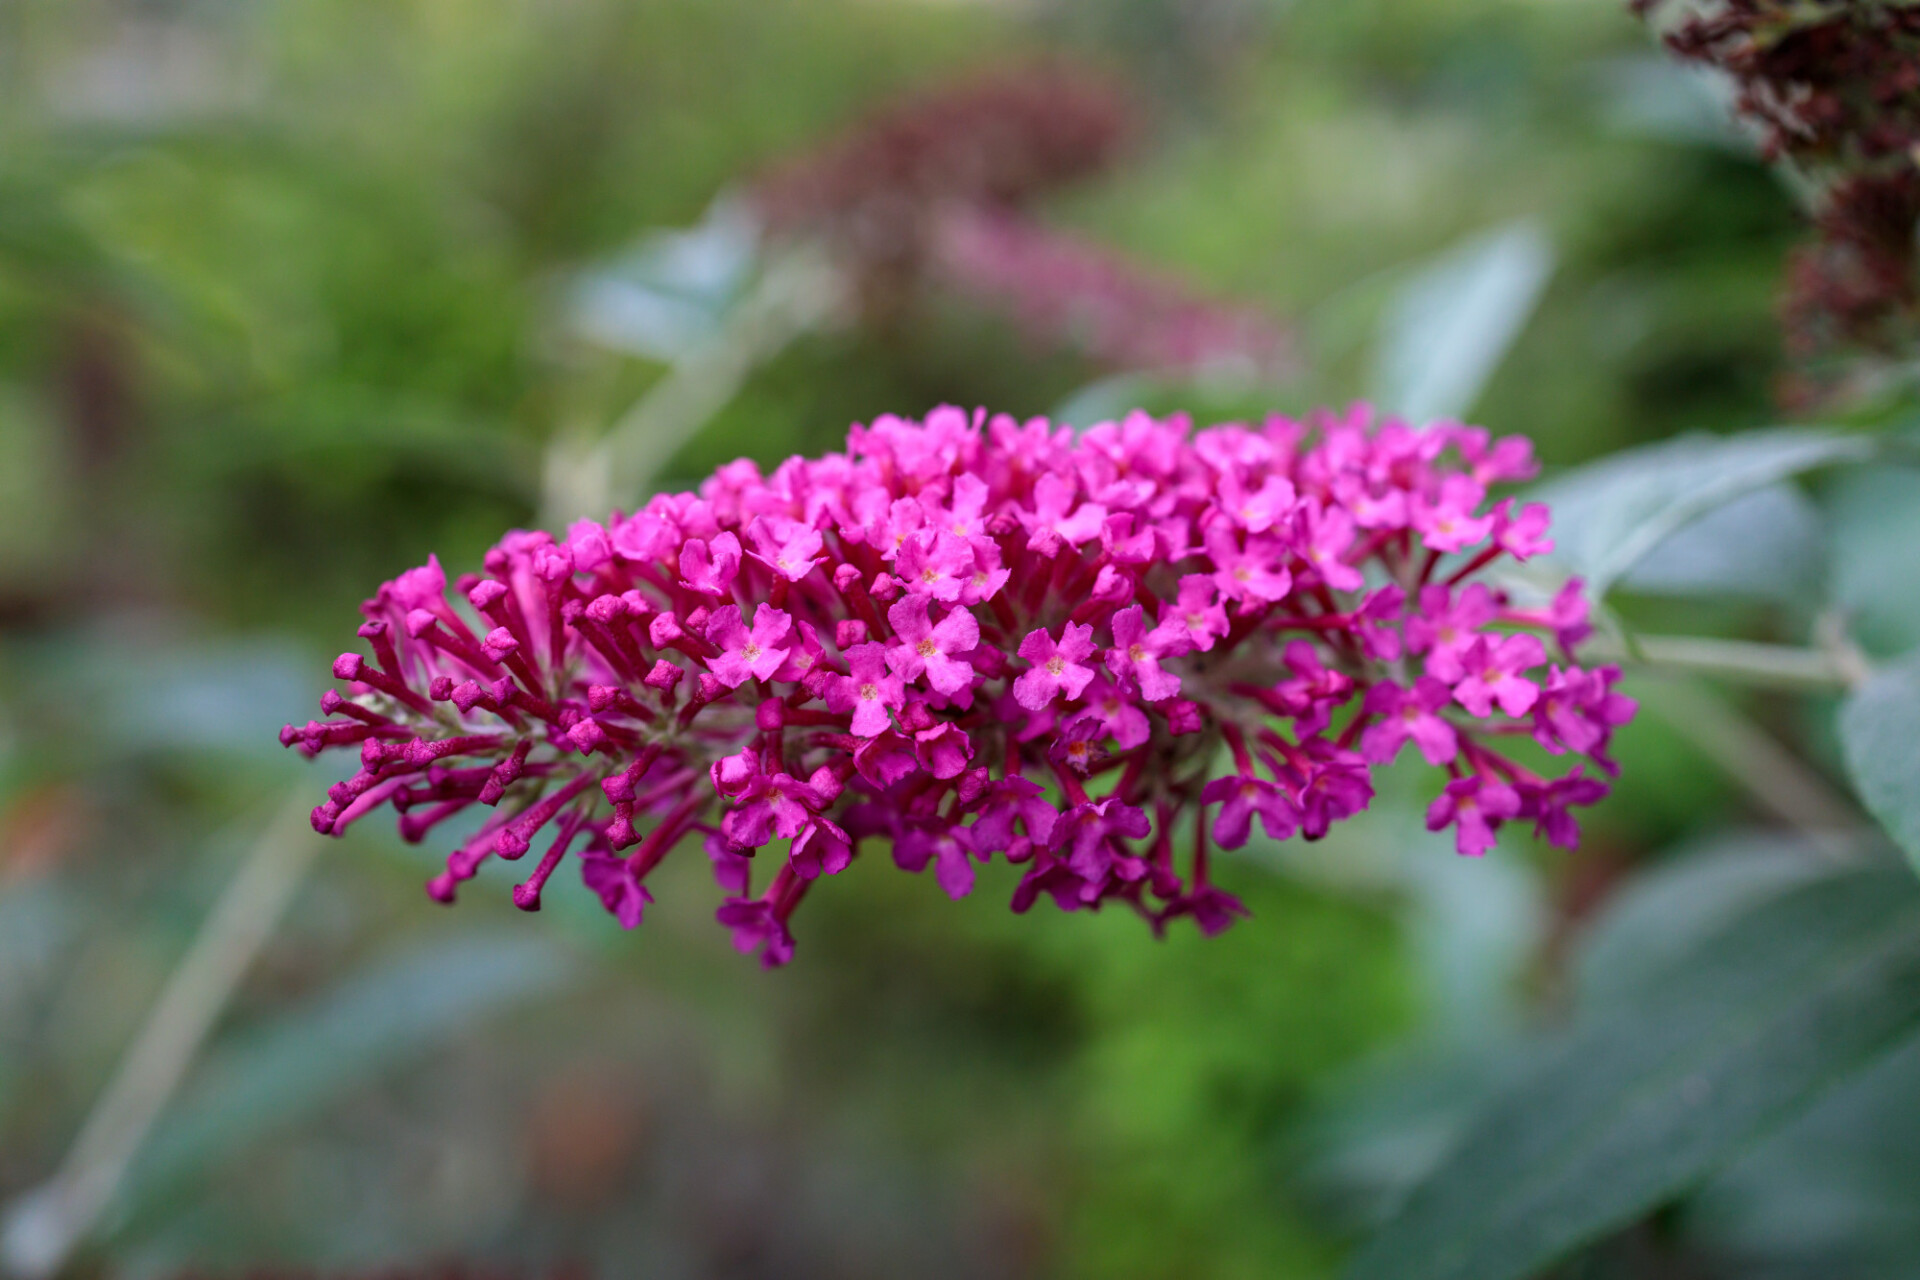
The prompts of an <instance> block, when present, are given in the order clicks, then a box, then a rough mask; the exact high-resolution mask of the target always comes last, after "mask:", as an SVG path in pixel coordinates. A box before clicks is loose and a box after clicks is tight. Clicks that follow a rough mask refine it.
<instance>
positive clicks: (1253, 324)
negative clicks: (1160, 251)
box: [933, 210, 1299, 382]
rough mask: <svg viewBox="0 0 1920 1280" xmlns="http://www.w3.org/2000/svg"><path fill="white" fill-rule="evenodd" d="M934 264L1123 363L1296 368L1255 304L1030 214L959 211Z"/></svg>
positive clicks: (1288, 341)
mask: <svg viewBox="0 0 1920 1280" xmlns="http://www.w3.org/2000/svg"><path fill="white" fill-rule="evenodd" d="M933 265H934V267H935V268H936V270H937V272H938V274H939V276H940V279H941V280H942V282H943V283H945V284H946V285H948V286H949V287H950V288H952V289H953V290H955V291H956V292H957V293H960V294H962V295H965V296H967V297H970V298H973V299H975V300H977V301H980V302H982V303H985V304H988V305H990V306H997V307H998V308H1000V309H1002V310H1004V311H1005V312H1006V313H1007V314H1008V316H1009V317H1011V318H1012V319H1013V321H1014V322H1015V323H1016V324H1017V325H1019V327H1020V328H1021V330H1022V331H1023V332H1025V333H1026V334H1028V335H1029V336H1031V337H1033V338H1035V339H1037V340H1038V341H1041V342H1052V343H1065V344H1068V345H1071V346H1073V347H1076V348H1078V349H1079V350H1081V351H1084V352H1085V353H1087V354H1088V355H1090V356H1092V357H1093V358H1094V359H1096V360H1098V361H1099V362H1100V363H1102V364H1106V365H1109V366H1112V367H1114V368H1117V369H1149V370H1154V371H1157V372H1162V373H1179V374H1185V375H1188V376H1192V375H1195V374H1208V373H1219V372H1230V373H1233V374H1235V375H1237V376H1240V377H1242V378H1245V379H1248V380H1254V379H1264V380H1266V381H1269V382H1274V381H1282V380H1284V379H1286V378H1289V377H1292V376H1294V375H1295V374H1297V373H1298V372H1299V360H1298V356H1297V353H1296V352H1295V350H1294V343H1293V339H1292V336H1291V335H1290V334H1289V333H1288V332H1287V331H1286V330H1285V329H1283V328H1281V327H1280V326H1279V325H1277V324H1275V323H1274V321H1273V320H1272V319H1271V318H1270V317H1269V316H1267V315H1266V314H1265V313H1264V312H1262V311H1261V310H1260V309H1259V308H1258V307H1253V306H1244V305H1239V306H1236V305H1234V304H1232V303H1228V302H1223V301H1220V300H1217V299H1214V298H1208V297H1204V296H1202V295H1200V294H1198V293H1195V292H1194V291H1193V290H1192V289H1191V288H1189V287H1187V286H1186V285H1184V284H1183V283H1182V282H1180V281H1179V280H1177V279H1175V278H1173V277H1171V276H1169V275H1165V274H1162V273H1156V272H1154V271H1152V270H1150V269H1148V268H1146V267H1143V266H1140V265H1137V264H1135V263H1134V262H1132V261H1130V260H1129V259H1127V258H1126V257H1124V256H1122V255H1121V254H1118V253H1115V252H1113V251H1111V250H1108V249H1102V248H1100V247H1098V246H1097V245H1094V244H1092V243H1089V242H1087V241H1084V240H1081V239H1077V238H1075V237H1072V236H1068V235H1064V234H1062V233H1060V232H1057V231H1052V230H1049V229H1047V228H1045V227H1042V226H1040V225H1039V224H1037V223H1034V222H1032V221H1029V220H1027V219H1024V218H1019V217H1015V216H1012V215H1009V214H1005V213H997V212H986V211H980V210H958V211H956V212H954V213H953V214H952V215H950V216H948V217H947V218H945V219H944V220H943V221H942V222H941V224H940V232H939V235H938V237H937V239H936V242H935V246H934V258H933Z"/></svg>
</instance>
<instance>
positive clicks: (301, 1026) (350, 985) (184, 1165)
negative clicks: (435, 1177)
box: [121, 930, 573, 1208]
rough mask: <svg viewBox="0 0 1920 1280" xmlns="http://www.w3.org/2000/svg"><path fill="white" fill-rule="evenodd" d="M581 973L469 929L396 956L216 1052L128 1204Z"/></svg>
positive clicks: (546, 954) (155, 1141)
mask: <svg viewBox="0 0 1920 1280" xmlns="http://www.w3.org/2000/svg"><path fill="white" fill-rule="evenodd" d="M572 972H573V966H572V964H571V963H569V960H568V957H567V955H566V953H565V952H564V950H562V949H561V948H560V947H559V946H557V945H556V944H555V943H554V942H553V941H552V940H551V939H549V938H547V937H544V936H541V935H538V934H525V933H508V932H504V931H499V930H487V931H482V932H474V931H466V932H462V933H460V934H456V935H454V936H452V937H448V938H443V939H440V940H438V941H435V942H432V943H428V944H425V945H422V946H419V947H416V948H412V949H410V950H408V951H406V952H404V953H402V954H400V955H398V956H396V957H393V958H391V959H388V960H386V961H385V962H383V963H381V964H379V965H378V966H377V967H375V968H373V969H371V970H369V971H367V972H364V973H361V974H358V975H356V976H354V977H351V978H349V979H347V980H346V981H345V982H343V983H341V984H340V985H339V986H338V987H336V988H334V989H333V990H331V991H328V992H326V993H324V994H322V995H320V996H318V997H316V998H315V999H313V1000H312V1001H310V1002H309V1003H308V1004H307V1005H306V1007H304V1008H300V1009H296V1010H293V1011H292V1012H289V1013H287V1014H284V1015H282V1016H281V1017H279V1018H278V1019H276V1020H275V1021H274V1022H273V1023H272V1024H271V1025H269V1026H267V1027H265V1028H262V1029H260V1030H258V1031H255V1032H251V1033H248V1034H245V1035H244V1036H242V1037H240V1038H239V1039H238V1042H237V1043H234V1044H231V1045H228V1046H226V1047H223V1048H222V1049H220V1050H218V1051H216V1052H215V1053H214V1054H213V1055H212V1056H211V1057H210V1058H209V1059H208V1061H207V1062H206V1064H205V1065H204V1066H203V1067H202V1068H201V1069H200V1070H199V1071H198V1072H196V1074H195V1078H194V1080H193V1082H192V1084H191V1086H190V1087H189V1089H188V1092H187V1094H186V1096H184V1097H183V1098H182V1099H181V1101H180V1103H179V1105H178V1106H177V1107H175V1109H174V1110H173V1111H172V1112H171V1113H170V1114H169V1115H168V1116H167V1117H165V1118H164V1119H163V1120H162V1121H161V1123H160V1125H159V1126H158V1127H157V1128H156V1129H155V1131H154V1135H153V1138H152V1140H151V1142H150V1143H149V1144H148V1146H147V1149H146V1151H145V1152H144V1153H143V1154H142V1156H141V1158H140V1159H139V1160H138V1161H137V1162H136V1163H135V1165H134V1167H133V1169H132V1170H131V1172H130V1174H129V1177H128V1180H127V1184H126V1187H125V1188H124V1190H123V1191H122V1193H121V1194H122V1196H123V1198H124V1200H125V1202H126V1203H127V1205H128V1206H129V1207H133V1208H137V1207H138V1206H139V1205H140V1204H142V1203H143V1202H146V1201H148V1200H150V1199H151V1198H152V1197H153V1196H155V1195H156V1194H158V1193H159V1192H161V1191H163V1190H164V1189H165V1188H166V1187H167V1186H169V1185H172V1184H174V1183H176V1182H178V1181H179V1180H181V1179H184V1178H187V1177H190V1176H192V1175H194V1174H196V1173H199V1172H201V1171H202V1170H204V1169H206V1168H208V1167H210V1166H212V1165H214V1164H216V1163H218V1162H219V1161H220V1160H221V1159H223V1158H225V1157H226V1156H228V1155H229V1154H231V1153H232V1152H234V1151H236V1150H238V1149H240V1148H241V1147H243V1146H244V1145H246V1144H248V1143H250V1142H253V1141H256V1140H258V1139H259V1138H261V1137H263V1136H265V1135H266V1134H269V1133H271V1132H273V1131H274V1130H276V1129H279V1128H282V1127H284V1126H286V1125H289V1124H292V1123H296V1122H297V1121H299V1120H301V1119H303V1118H305V1117H307V1116H310V1115H312V1114H313V1113H314V1112H315V1111H317V1110H318V1109H320V1108H321V1107H323V1106H325V1105H326V1104H327V1103H329V1102H331V1101H333V1100H334V1099H335V1098H338V1097H339V1096H340V1095H341V1094H343V1093H345V1092H347V1091H348V1090H350V1089H352V1088H354V1087H356V1086H358V1085H360V1084H363V1083H365V1082H366V1081H367V1080H368V1079H370V1078H371V1077H373V1076H375V1075H376V1074H378V1073H379V1072H381V1071H383V1070H385V1069H387V1068H390V1067H392V1066H395V1065H396V1064H398V1063H400V1062H403V1061H405V1060H407V1059H408V1058H410V1057H414V1056H416V1055H418V1054H421V1053H424V1052H426V1051H427V1050H429V1049H431V1048H432V1047H433V1046H434V1045H436V1044H438V1043H440V1042H441V1041H443V1040H445V1039H446V1038H447V1037H449V1036H451V1035H453V1034H455V1033H456V1032H459V1031H462V1030H465V1029H467V1028H468V1027H470V1026H472V1025H473V1024H475V1023H477V1022H480V1021H481V1020H483V1019H484V1018H486V1017H488V1016H490V1015H492V1014H496V1013H499V1012H501V1011H503V1010H505V1009H507V1008H510V1007H511V1006H513V1005H515V1004H518V1003H520V1002H522V1001H525V1000H528V999H531V998H532V997H534V996H537V995H540V994H542V993H545V992H549V991H552V990H554V989H556V988H557V987H559V986H560V985H561V984H563V983H564V982H566V981H567V980H568V978H569V977H570V975H571V974H572Z"/></svg>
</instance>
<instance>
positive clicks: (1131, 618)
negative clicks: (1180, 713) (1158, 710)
mask: <svg viewBox="0 0 1920 1280" xmlns="http://www.w3.org/2000/svg"><path fill="white" fill-rule="evenodd" d="M1146 619H1147V611H1146V610H1145V609H1143V608H1141V607H1140V606H1139V605H1137V604H1136V605H1134V606H1132V607H1131V608H1127V609H1122V610H1120V612H1118V613H1116V614H1114V615H1113V621H1112V624H1111V625H1112V627H1113V642H1114V647H1113V648H1111V649H1109V650H1107V653H1106V663H1107V670H1109V671H1111V672H1113V676H1114V679H1116V680H1118V681H1119V682H1120V687H1121V688H1123V689H1138V690H1139V691H1140V696H1141V697H1143V698H1145V699H1146V700H1147V701H1148V702H1164V701H1166V700H1167V699H1168V698H1171V697H1173V695H1175V694H1176V693H1179V692H1180V677H1179V676H1176V675H1174V674H1173V673H1172V672H1170V671H1163V670H1161V669H1160V655H1159V652H1158V650H1157V648H1156V647H1155V645H1154V641H1153V637H1152V636H1151V635H1149V634H1148V633H1147V621H1146Z"/></svg>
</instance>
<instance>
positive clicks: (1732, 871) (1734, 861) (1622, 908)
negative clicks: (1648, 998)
mask: <svg viewBox="0 0 1920 1280" xmlns="http://www.w3.org/2000/svg"><path fill="white" fill-rule="evenodd" d="M1832 873H1833V862H1832V861H1831V860H1830V859H1829V858H1826V857H1823V856H1822V855H1821V854H1820V853H1819V852H1817V851H1816V850H1814V849H1813V848H1811V847H1809V846H1808V845H1807V843H1806V842H1805V841H1802V840H1796V839H1794V838H1793V837H1791V836H1785V835H1778V834H1774V833H1770V832H1760V831H1737V832H1727V833H1724V834H1720V835H1716V836H1713V837H1710V838H1709V839H1707V840H1706V841H1704V842H1702V843H1700V844H1698V845H1695V846H1692V847H1689V848H1687V849H1685V850H1681V851H1678V852H1676V853H1673V854H1669V855H1667V856H1665V857H1663V858H1661V860H1660V862H1659V863H1658V864H1657V865H1655V866H1654V867H1653V868H1652V869H1650V870H1648V871H1645V872H1643V873H1641V874H1639V875H1636V876H1634V877H1633V878H1632V879H1631V880H1629V881H1628V882H1627V884H1626V885H1625V886H1623V887H1622V888H1621V890H1620V891H1619V892H1618V893H1616V894H1613V895H1612V896H1611V897H1610V898H1609V899H1608V902H1607V906H1606V910H1605V911H1604V912H1603V913H1602V914H1601V916H1600V918H1599V919H1597V920H1595V921H1594V922H1593V924H1592V925H1591V926H1590V927H1588V928H1587V929H1586V930H1585V932H1584V936H1583V937H1582V938H1581V939H1580V941H1579V944H1578V946H1577V947H1576V949H1575V951H1574V955H1573V960H1572V964H1571V966H1570V968H1571V971H1572V972H1571V977H1572V980H1573V998H1574V1001H1575V1003H1576V1007H1578V1008H1580V1009H1581V1010H1583V1011H1589V1012H1590V1011H1596V1010H1598V1009H1600V1008H1601V1007H1603V1006H1612V1007H1619V1006H1622V1005H1625V1004H1628V1003H1630V1002H1633V1001H1637V1000H1640V999H1642V998H1643V997H1644V996H1645V995H1646V993H1647V992H1648V991H1650V990H1652V989H1653V988H1655V987H1657V986H1658V985H1660V983H1661V982H1663V981H1665V979H1666V975H1667V974H1669V973H1671V972H1673V970H1674V969H1675V967H1676V964H1677V962H1679V961H1680V960H1681V959H1682V958H1683V957H1684V956H1685V955H1686V953H1687V952H1689V951H1691V950H1693V949H1694V948H1695V947H1697V946H1699V945H1700V942H1701V940H1702V939H1704V938H1706V937H1708V936H1710V935H1711V934H1713V933H1716V932H1718V931H1719V930H1721V929H1724V928H1725V927H1726V926H1727V925H1729V924H1730V923H1732V922H1733V921H1734V920H1735V919H1737V918H1739V917H1740V916H1743V915H1745V914H1747V913H1748V912H1750V911H1752V910H1754V909H1755V908H1757V907H1759V906H1760V905H1761V904H1762V903H1763V902H1767V901H1770V900H1771V899H1773V898H1776V897H1778V896H1780V895H1781V894H1783V893H1789V892H1792V891H1793V890H1794V889H1796V888H1798V887H1799V886H1801V885H1804V884H1806V883H1807V882H1808V881H1810V880H1815V879H1821V878H1824V877H1826V876H1829V875H1831V874H1832Z"/></svg>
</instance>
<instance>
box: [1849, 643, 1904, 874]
mask: <svg viewBox="0 0 1920 1280" xmlns="http://www.w3.org/2000/svg"><path fill="white" fill-rule="evenodd" d="M1840 744H1841V747H1842V749H1843V750H1844V751H1845V753H1846V759H1847V772H1848V773H1850V774H1852V775H1853V785H1854V789H1855V790H1856V791H1858V792H1859V793H1860V798H1861V799H1862V800H1864V801H1866V802H1867V808H1868V809H1870V810H1872V812H1873V816H1874V817H1876V818H1878V819H1880V825H1881V826H1883V827H1885V828H1886V829H1887V833H1888V834H1889V835H1891V836H1892V837H1893V838H1894V841H1895V842H1896V843H1897V844H1899V846H1900V847H1901V848H1902V849H1904V850H1906V852H1907V857H1908V859H1909V860H1911V861H1912V862H1913V864H1914V866H1915V868H1916V869H1920V659H1916V660H1909V661H1907V662H1904V663H1901V664H1899V665H1897V666H1892V667H1884V668H1882V669H1881V670H1880V671H1878V672H1876V673H1875V674H1874V675H1873V676H1872V677H1871V678H1870V679H1868V680H1867V682H1866V683H1865V684H1863V685H1861V686H1860V687H1859V688H1858V689H1855V690H1854V691H1853V692H1852V693H1851V694H1849V695H1847V700H1846V702H1845V703H1844V704H1842V706H1841V708H1840Z"/></svg>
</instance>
